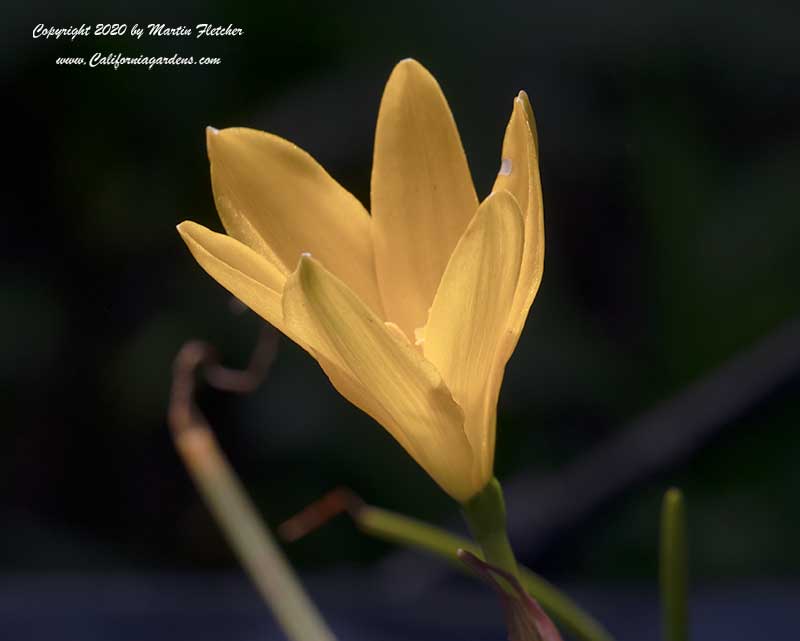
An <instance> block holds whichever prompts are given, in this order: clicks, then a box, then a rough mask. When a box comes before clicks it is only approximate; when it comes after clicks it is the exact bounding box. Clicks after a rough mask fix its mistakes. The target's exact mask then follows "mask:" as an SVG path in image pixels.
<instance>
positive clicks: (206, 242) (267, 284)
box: [178, 220, 286, 331]
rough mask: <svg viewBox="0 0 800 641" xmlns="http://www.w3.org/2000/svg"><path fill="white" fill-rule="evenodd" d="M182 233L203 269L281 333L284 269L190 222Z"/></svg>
mask: <svg viewBox="0 0 800 641" xmlns="http://www.w3.org/2000/svg"><path fill="white" fill-rule="evenodd" d="M178 232H179V233H180V235H181V237H182V238H183V240H184V241H185V242H186V245H187V246H188V247H189V250H190V251H191V252H192V255H193V256H194V257H195V259H196V260H197V262H198V263H200V266H201V267H202V268H203V269H205V270H206V272H208V274H209V275H210V276H211V277H212V278H214V280H216V281H217V282H218V283H219V284H220V285H222V286H223V287H224V288H225V289H227V290H228V291H229V292H230V293H231V294H233V295H234V296H236V298H238V299H239V300H240V301H242V302H243V303H244V304H245V305H247V306H248V307H249V308H250V309H252V310H253V311H255V312H256V313H257V314H258V315H259V316H261V317H262V318H264V319H265V320H266V321H267V322H269V323H271V324H272V325H274V326H275V327H277V328H278V329H280V330H281V331H284V328H283V312H282V308H281V291H282V290H283V284H284V282H285V281H286V276H284V275H283V273H282V272H281V270H280V268H279V267H278V266H277V265H275V264H273V263H270V261H269V260H267V259H266V258H265V257H263V256H261V255H260V254H258V253H256V252H255V251H254V250H252V249H250V248H249V247H247V245H244V244H243V243H240V242H239V241H238V240H236V239H234V238H231V237H230V236H226V235H225V234H218V233H216V232H213V231H211V230H210V229H207V228H206V227H203V226H202V225H198V224H197V223H195V222H192V221H191V220H187V221H184V222H182V223H181V224H180V225H178Z"/></svg>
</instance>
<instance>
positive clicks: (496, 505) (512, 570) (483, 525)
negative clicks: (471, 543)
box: [461, 477, 520, 579]
mask: <svg viewBox="0 0 800 641" xmlns="http://www.w3.org/2000/svg"><path fill="white" fill-rule="evenodd" d="M461 510H462V512H463V514H464V519H465V520H466V521H467V525H469V529H470V532H472V536H473V538H474V539H475V540H476V541H477V542H478V545H480V546H481V549H482V550H483V556H484V558H485V560H486V562H487V563H491V564H492V565H494V566H496V567H498V568H500V569H501V570H505V571H506V572H508V573H509V574H511V575H513V576H515V577H516V578H517V579H519V578H520V576H519V568H518V567H517V559H516V558H515V557H514V551H513V550H512V549H511V543H509V541H508V534H507V533H506V503H505V500H504V499H503V488H502V487H500V482H499V481H498V480H497V479H496V478H494V477H492V480H491V481H489V482H488V483H487V484H486V487H485V488H483V489H482V490H481V491H480V492H478V493H477V494H476V495H475V496H473V497H472V498H471V499H470V500H469V501H467V502H466V503H464V504H462V506H461Z"/></svg>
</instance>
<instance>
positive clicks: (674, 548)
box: [659, 488, 689, 641]
mask: <svg viewBox="0 0 800 641" xmlns="http://www.w3.org/2000/svg"><path fill="white" fill-rule="evenodd" d="M660 556H661V558H660V564H659V565H660V575H661V576H660V580H661V608H662V626H663V631H664V641H688V639H689V617H688V614H687V591H688V590H687V585H688V561H687V556H688V555H687V550H686V508H685V504H684V500H683V494H682V493H681V491H680V490H679V489H677V488H672V489H670V490H668V491H667V492H666V494H665V495H664V501H663V503H662V506H661V554H660Z"/></svg>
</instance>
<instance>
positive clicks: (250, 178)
mask: <svg viewBox="0 0 800 641" xmlns="http://www.w3.org/2000/svg"><path fill="white" fill-rule="evenodd" d="M207 141H208V156H209V159H210V161H211V182H212V185H213V188H214V199H215V201H216V204H217V210H218V212H219V215H220V218H221V219H222V223H223V225H224V226H225V229H226V230H227V231H228V233H229V234H230V235H231V236H233V237H234V238H238V239H239V240H241V241H242V242H243V243H245V244H247V245H249V246H250V247H252V248H253V249H255V250H256V251H258V252H260V253H262V254H265V255H272V256H275V257H276V259H277V262H278V264H279V265H280V266H281V269H282V270H283V272H284V273H285V274H289V273H290V272H292V271H293V270H294V268H295V266H296V265H297V261H298V259H299V258H300V254H302V253H303V252H312V253H313V254H314V256H316V257H317V258H318V259H319V260H320V261H322V263H323V264H324V265H325V266H326V267H327V268H328V269H329V270H331V271H332V272H333V273H334V274H336V275H337V276H338V277H339V278H341V279H342V280H344V281H345V282H347V283H348V284H349V285H350V287H352V288H353V290H354V291H355V292H356V293H357V294H358V295H359V296H360V297H361V299H362V300H363V301H364V302H366V303H367V304H368V305H370V307H372V309H373V310H375V311H376V312H377V313H379V314H380V313H382V308H381V304H380V295H379V294H378V288H377V282H376V278H375V264H374V259H373V255H372V239H371V234H370V224H371V223H370V217H369V214H368V213H367V211H366V210H365V209H364V207H363V205H361V203H360V202H358V200H357V199H356V198H355V197H354V196H353V195H352V194H350V193H349V192H348V191H347V190H345V189H344V188H343V187H342V186H341V185H339V183H337V182H336V181H335V180H334V179H333V178H331V176H330V175H328V173H327V172H326V171H325V170H324V169H323V168H322V167H321V166H320V165H319V164H318V163H317V162H316V161H315V160H314V159H313V158H312V157H311V156H310V155H309V154H307V153H306V152H305V151H303V150H302V149H300V148H299V147H297V146H296V145H293V144H292V143H290V142H288V141H286V140H284V139H283V138H279V137H277V136H273V135H271V134H268V133H265V132H263V131H256V130H253V129H240V128H234V129H223V130H221V131H217V130H215V129H211V130H209V134H208V136H207Z"/></svg>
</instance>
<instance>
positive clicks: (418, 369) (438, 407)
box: [283, 256, 480, 500]
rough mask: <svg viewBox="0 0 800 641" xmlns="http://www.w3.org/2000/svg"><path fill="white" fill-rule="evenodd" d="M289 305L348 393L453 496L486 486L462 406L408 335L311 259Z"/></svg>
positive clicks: (288, 292)
mask: <svg viewBox="0 0 800 641" xmlns="http://www.w3.org/2000/svg"><path fill="white" fill-rule="evenodd" d="M283 302H284V316H285V318H286V322H287V324H289V325H291V326H292V327H293V328H295V329H297V330H298V331H300V332H301V333H302V335H303V336H304V339H305V340H306V342H307V343H308V344H309V345H311V346H312V348H313V349H314V350H318V351H319V352H321V353H324V354H326V355H330V358H329V360H330V363H331V364H332V365H334V366H335V367H337V368H339V370H340V371H338V372H336V371H334V372H333V374H332V371H331V368H329V367H326V364H325V363H322V364H323V367H324V368H325V370H326V372H327V373H328V375H329V376H330V377H331V380H332V382H333V383H334V385H335V386H336V388H337V389H338V390H339V391H340V392H341V393H342V394H343V395H345V396H346V397H347V398H348V399H350V400H351V401H352V402H354V403H355V404H356V405H358V406H359V407H361V408H362V409H364V410H365V411H366V412H368V413H369V414H370V415H372V416H373V418H375V419H376V420H378V421H379V422H381V423H382V424H383V426H384V427H385V428H386V429H387V430H389V432H390V433H392V435H393V436H395V438H396V439H397V440H398V442H399V443H400V444H401V445H402V446H403V447H404V448H405V449H406V450H407V451H408V453H409V454H410V455H411V456H412V457H413V458H414V459H415V460H416V461H417V462H418V463H419V464H420V465H421V466H422V467H423V468H424V469H425V470H426V471H427V472H428V474H430V475H431V477H433V479H434V480H435V481H436V482H437V483H439V485H441V486H442V488H443V489H444V490H445V491H446V492H448V493H449V494H450V495H452V496H453V497H454V498H456V499H457V500H466V499H467V498H469V497H470V496H472V494H474V493H475V491H477V490H479V489H480V487H475V486H474V484H473V483H472V479H471V475H470V472H471V469H472V450H471V449H470V446H469V443H468V442H467V439H466V437H465V435H464V430H463V422H464V417H463V413H462V411H461V408H459V406H458V405H457V404H456V403H455V401H454V400H453V398H452V396H451V395H450V392H449V390H448V389H447V387H446V386H445V384H444V382H443V381H442V378H441V376H440V375H439V373H438V372H437V371H436V369H435V368H434V367H433V366H432V365H431V364H430V363H428V362H426V361H425V360H424V359H423V358H422V356H421V355H420V354H419V352H417V351H416V350H415V349H414V348H413V347H412V346H411V345H410V344H409V343H408V341H407V340H403V339H401V338H400V337H398V336H395V334H394V332H392V331H391V330H389V329H387V328H386V326H385V325H384V323H383V321H381V320H380V319H379V318H378V317H377V316H376V314H375V313H374V312H372V311H371V310H370V309H369V308H368V307H367V306H366V305H364V304H363V303H362V302H361V300H360V299H359V298H358V297H357V296H356V295H355V294H354V293H353V292H352V291H351V290H350V289H349V288H348V287H347V286H346V285H345V284H344V283H342V282H341V281H340V280H339V279H338V278H336V277H335V276H334V275H333V274H331V273H330V272H329V271H327V270H326V269H325V268H324V267H323V266H322V265H320V263H318V262H317V261H316V260H314V259H313V258H310V257H306V256H304V257H302V258H301V259H300V264H299V265H298V268H297V270H296V271H295V272H294V273H293V274H292V275H291V276H290V277H289V279H288V280H287V283H286V287H285V289H284V299H283ZM343 374H346V376H344V375H343Z"/></svg>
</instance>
